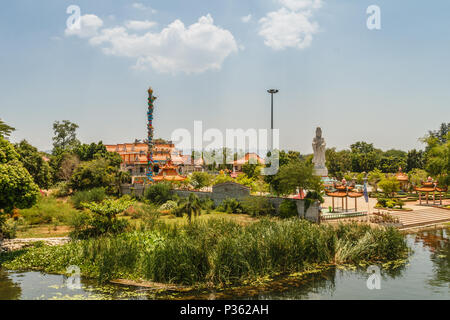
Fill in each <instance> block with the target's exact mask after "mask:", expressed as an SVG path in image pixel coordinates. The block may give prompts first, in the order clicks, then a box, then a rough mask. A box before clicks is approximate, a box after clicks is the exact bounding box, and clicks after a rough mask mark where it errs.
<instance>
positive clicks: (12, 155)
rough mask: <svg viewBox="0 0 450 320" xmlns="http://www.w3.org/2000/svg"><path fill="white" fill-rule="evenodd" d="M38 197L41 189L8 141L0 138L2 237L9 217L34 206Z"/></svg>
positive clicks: (0, 225) (0, 214)
mask: <svg viewBox="0 0 450 320" xmlns="http://www.w3.org/2000/svg"><path fill="white" fill-rule="evenodd" d="M38 195H39V187H38V186H37V185H36V184H35V183H34V181H33V177H32V176H31V175H30V174H29V172H28V171H27V169H25V168H24V167H23V165H22V163H21V162H20V161H19V154H18V153H17V152H16V151H15V150H14V147H13V146H12V145H11V144H10V143H9V142H8V141H7V140H5V139H3V138H1V137H0V237H1V236H2V234H3V227H4V226H5V222H6V219H7V215H8V214H10V213H12V212H13V210H14V208H19V209H24V208H29V207H31V206H33V205H34V204H35V203H36V201H37V197H38ZM8 234H10V233H9V232H8Z"/></svg>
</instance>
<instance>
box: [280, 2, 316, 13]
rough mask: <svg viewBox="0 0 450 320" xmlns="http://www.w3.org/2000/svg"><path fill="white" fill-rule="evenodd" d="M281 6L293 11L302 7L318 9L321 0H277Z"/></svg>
mask: <svg viewBox="0 0 450 320" xmlns="http://www.w3.org/2000/svg"><path fill="white" fill-rule="evenodd" d="M278 2H279V3H281V5H282V6H284V7H286V8H288V9H291V10H293V11H297V10H302V9H319V8H321V7H322V0H278Z"/></svg>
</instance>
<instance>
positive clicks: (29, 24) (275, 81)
mask: <svg viewBox="0 0 450 320" xmlns="http://www.w3.org/2000/svg"><path fill="white" fill-rule="evenodd" d="M71 5H76V6H78V7H79V8H80V17H81V18H80V20H79V21H80V28H76V24H74V23H75V21H77V20H76V19H71V16H72V15H73V14H74V13H76V12H75V11H69V13H67V10H68V7H69V6H71ZM371 5H377V6H378V7H379V9H380V20H379V21H380V29H372V30H370V29H369V28H368V27H367V20H368V18H369V17H371V16H372V12H371V13H369V14H368V13H367V8H368V7H369V6H371ZM449 12H450V2H449V1H447V0H435V1H433V2H432V3H428V2H426V1H418V0H414V1H412V0H396V1H391V0H370V1H365V0H358V1H353V0H191V1H186V0H165V1H154V0H152V1H144V0H139V1H124V0H114V1H113V0H96V1H88V0H85V1H81V0H80V1H75V0H71V1H63V0H59V1H53V0H40V1H35V0H16V1H2V10H0V118H1V119H3V120H4V121H5V122H6V123H8V124H10V125H12V126H13V127H15V128H16V129H17V131H16V132H14V133H13V135H12V136H11V141H13V142H18V141H20V140H22V139H26V140H28V141H29V142H30V143H32V144H33V145H35V146H36V147H38V148H39V149H40V150H51V148H52V136H53V132H52V124H53V122H54V121H57V120H59V121H61V120H70V121H72V122H75V123H77V124H78V125H79V129H78V138H79V139H80V140H81V141H82V142H84V143H91V142H98V141H100V140H101V141H103V143H105V144H115V143H124V142H132V141H134V139H136V138H137V139H143V138H145V137H146V112H147V89H148V87H149V86H151V87H152V88H153V90H154V92H155V95H156V96H157V97H158V100H157V101H156V103H155V113H154V127H155V137H161V138H165V139H170V137H171V134H172V132H173V131H174V130H176V129H179V128H186V129H188V130H190V131H192V130H193V127H194V121H202V122H203V128H204V129H207V128H218V129H220V130H223V131H225V129H227V128H229V129H234V128H242V129H249V128H255V129H261V128H268V127H269V126H270V95H269V94H268V93H267V92H266V91H267V89H270V88H276V89H279V90H280V91H279V93H278V94H276V95H275V97H274V125H275V128H278V129H279V130H280V147H281V148H282V149H289V150H297V151H300V152H301V153H303V154H306V153H311V152H312V146H311V143H312V139H313V137H314V135H315V128H316V127H317V126H320V127H322V130H323V136H324V138H325V140H326V143H327V146H328V147H336V148H337V149H338V150H340V149H344V148H348V147H349V145H350V144H352V143H354V142H356V141H366V142H370V143H374V145H375V146H376V147H377V148H381V149H383V150H387V149H391V148H396V149H402V150H409V149H412V148H423V145H422V144H421V143H420V142H419V141H418V139H419V138H420V137H422V136H423V135H424V134H425V133H426V132H427V131H428V130H432V129H438V127H439V125H440V123H442V122H449V121H450V90H449V87H450V59H449V58H450V19H449V14H450V13H449ZM372 21H373V20H372ZM74 26H75V27H74Z"/></svg>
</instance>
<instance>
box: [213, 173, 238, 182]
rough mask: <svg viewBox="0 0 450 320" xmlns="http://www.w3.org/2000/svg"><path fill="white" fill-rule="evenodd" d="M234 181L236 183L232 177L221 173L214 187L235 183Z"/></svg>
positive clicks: (216, 178) (215, 179)
mask: <svg viewBox="0 0 450 320" xmlns="http://www.w3.org/2000/svg"><path fill="white" fill-rule="evenodd" d="M233 181H234V179H233V178H232V177H230V176H229V175H227V174H225V173H224V172H221V173H220V174H218V175H217V176H216V177H215V178H214V181H213V185H216V184H219V183H225V182H233Z"/></svg>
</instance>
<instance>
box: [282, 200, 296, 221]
mask: <svg viewBox="0 0 450 320" xmlns="http://www.w3.org/2000/svg"><path fill="white" fill-rule="evenodd" d="M279 210H280V218H283V219H287V218H292V217H297V216H298V211H297V204H296V203H295V201H294V200H289V199H284V200H283V202H281V204H280V208H279Z"/></svg>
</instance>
